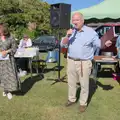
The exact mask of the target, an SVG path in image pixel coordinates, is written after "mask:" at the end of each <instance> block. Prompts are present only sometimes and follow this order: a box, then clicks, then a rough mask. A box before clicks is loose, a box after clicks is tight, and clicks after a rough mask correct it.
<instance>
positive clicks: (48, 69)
mask: <svg viewBox="0 0 120 120" xmlns="http://www.w3.org/2000/svg"><path fill="white" fill-rule="evenodd" d="M63 68H64V66H60V67H58V66H54V67H52V68H45V69H44V73H48V72H51V71H58V70H59V69H60V71H61V70H62V69H63Z"/></svg>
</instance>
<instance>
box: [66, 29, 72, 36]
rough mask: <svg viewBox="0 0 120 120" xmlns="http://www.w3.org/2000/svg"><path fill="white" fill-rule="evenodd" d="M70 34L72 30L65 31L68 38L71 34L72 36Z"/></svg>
mask: <svg viewBox="0 0 120 120" xmlns="http://www.w3.org/2000/svg"><path fill="white" fill-rule="evenodd" d="M72 32H73V29H69V30H68V31H67V33H66V36H68V37H69V36H70V35H71V34H72Z"/></svg>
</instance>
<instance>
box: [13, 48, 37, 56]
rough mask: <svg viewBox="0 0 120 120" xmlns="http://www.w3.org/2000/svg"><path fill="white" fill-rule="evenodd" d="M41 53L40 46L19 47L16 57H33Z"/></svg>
mask: <svg viewBox="0 0 120 120" xmlns="http://www.w3.org/2000/svg"><path fill="white" fill-rule="evenodd" d="M38 53H39V49H38V48H34V47H33V48H20V49H17V51H16V53H15V55H14V57H15V58H24V57H25V58H33V57H34V56H37V55H38Z"/></svg>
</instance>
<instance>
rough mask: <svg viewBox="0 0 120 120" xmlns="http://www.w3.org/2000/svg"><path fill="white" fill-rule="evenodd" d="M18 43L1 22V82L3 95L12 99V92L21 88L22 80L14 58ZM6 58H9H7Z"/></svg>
mask: <svg viewBox="0 0 120 120" xmlns="http://www.w3.org/2000/svg"><path fill="white" fill-rule="evenodd" d="M16 49H17V45H16V43H15V39H14V38H13V37H12V36H11V35H10V32H9V30H8V27H7V26H6V25H5V24H3V23H1V24H0V55H1V58H2V59H1V60H0V84H1V87H3V89H4V92H3V96H7V97H8V99H12V92H13V91H17V90H20V88H21V84H20V83H21V82H20V79H19V77H18V75H17V67H16V63H15V59H14V54H15V52H16ZM5 58H7V59H6V60H5Z"/></svg>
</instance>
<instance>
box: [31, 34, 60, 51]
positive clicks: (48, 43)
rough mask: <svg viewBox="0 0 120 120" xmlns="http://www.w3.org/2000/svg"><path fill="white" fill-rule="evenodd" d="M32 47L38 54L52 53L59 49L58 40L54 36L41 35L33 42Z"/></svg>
mask: <svg viewBox="0 0 120 120" xmlns="http://www.w3.org/2000/svg"><path fill="white" fill-rule="evenodd" d="M33 46H36V47H38V48H39V52H47V51H52V50H54V49H55V48H58V47H59V40H58V39H57V38H56V37H55V36H49V35H43V36H39V37H37V38H35V39H34V40H33Z"/></svg>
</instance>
